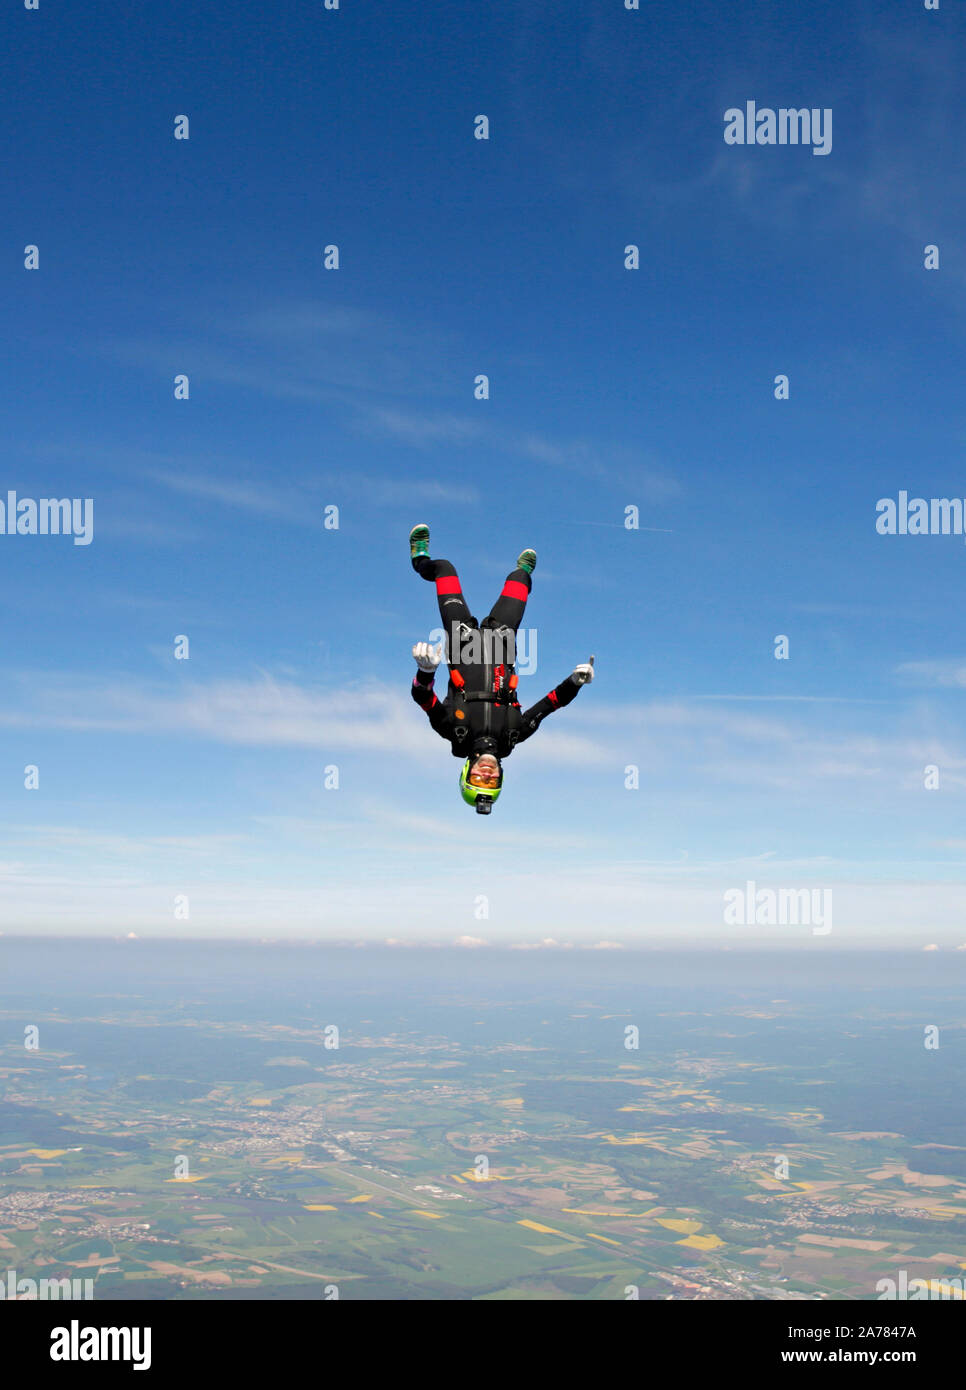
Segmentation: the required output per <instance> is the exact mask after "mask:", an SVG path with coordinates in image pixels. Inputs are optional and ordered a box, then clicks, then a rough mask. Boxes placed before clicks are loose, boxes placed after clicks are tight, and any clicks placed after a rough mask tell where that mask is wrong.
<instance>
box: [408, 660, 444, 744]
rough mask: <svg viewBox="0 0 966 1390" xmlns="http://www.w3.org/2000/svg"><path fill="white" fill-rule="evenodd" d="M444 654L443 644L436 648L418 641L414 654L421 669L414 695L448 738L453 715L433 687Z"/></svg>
mask: <svg viewBox="0 0 966 1390" xmlns="http://www.w3.org/2000/svg"><path fill="white" fill-rule="evenodd" d="M442 655H443V649H442V646H441V645H440V646H439V647H436V648H435V649H434V648H433V647H432V646H430V644H429V643H428V642H417V643H416V645H415V647H413V656H414V657H415V658H416V664H417V666H418V667H419V670H418V671H417V672H416V676H415V679H414V680H413V686H412V697H413V699H414V700H415V701H416V703H417V705H418V706H419V708H420V709H421V710H423V711H424V712H425V714H426V715H427V716H428V718H429V722H430V724H431V725H432V726H433V728H434V729H435V730H436V732H437V733H438V734H439V735H440V737H441V738H447V739H448V738H449V737H450V735H451V734H452V732H453V716H452V715H451V714H450V712H449V710H448V709H447V708H446V706H445V705H444V704H443V703H442V701H440V700H439V699H438V698H437V695H436V692H435V690H434V689H433V682H434V680H435V679H436V667H437V666H438V665H439V663H440V661H441V659H442Z"/></svg>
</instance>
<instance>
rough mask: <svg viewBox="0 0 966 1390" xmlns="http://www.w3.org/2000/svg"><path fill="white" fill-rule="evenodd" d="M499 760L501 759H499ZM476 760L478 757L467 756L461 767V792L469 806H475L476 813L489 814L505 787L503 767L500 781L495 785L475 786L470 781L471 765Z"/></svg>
mask: <svg viewBox="0 0 966 1390" xmlns="http://www.w3.org/2000/svg"><path fill="white" fill-rule="evenodd" d="M497 761H499V759H498V760H497ZM474 762H476V758H475V757H474V758H467V759H466V762H465V763H464V764H463V766H462V767H461V768H460V792H461V793H462V796H463V800H464V801H465V802H466V804H467V806H475V807H476V813H477V815H480V816H488V815H489V814H490V812H491V811H492V809H493V803H494V801H495V800H496V799H497V797H498V796H499V795H500V792H501V790H502V788H503V768H502V767H501V768H500V781H499V783H498V784H497V786H495V787H474V786H473V784H472V783H471V782H470V781H469V775H470V766H471V765H472V764H473V763H474Z"/></svg>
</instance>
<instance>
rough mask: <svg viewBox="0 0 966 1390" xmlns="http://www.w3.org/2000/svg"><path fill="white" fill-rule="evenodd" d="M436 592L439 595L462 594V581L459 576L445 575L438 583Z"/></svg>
mask: <svg viewBox="0 0 966 1390" xmlns="http://www.w3.org/2000/svg"><path fill="white" fill-rule="evenodd" d="M436 592H437V593H438V594H460V593H462V592H463V591H462V589H461V588H460V580H459V575H458V574H444V575H443V577H442V578H441V579H437V581H436Z"/></svg>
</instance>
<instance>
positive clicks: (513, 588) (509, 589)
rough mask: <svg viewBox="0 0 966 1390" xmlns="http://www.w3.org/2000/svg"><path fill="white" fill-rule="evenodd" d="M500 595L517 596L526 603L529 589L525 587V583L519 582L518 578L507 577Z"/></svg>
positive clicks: (504, 596)
mask: <svg viewBox="0 0 966 1390" xmlns="http://www.w3.org/2000/svg"><path fill="white" fill-rule="evenodd" d="M501 597H503V598H518V599H520V600H521V601H522V602H523V603H526V601H527V599H528V598H529V597H530V590H529V589H528V588H527V586H526V584H521V583H520V581H519V579H508V580H507V582H506V583H505V584H504V586H503V593H502V596H501Z"/></svg>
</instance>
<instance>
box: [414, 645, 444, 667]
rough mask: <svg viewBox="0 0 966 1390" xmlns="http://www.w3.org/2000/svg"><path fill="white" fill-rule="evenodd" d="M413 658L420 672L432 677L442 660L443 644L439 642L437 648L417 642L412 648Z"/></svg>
mask: <svg viewBox="0 0 966 1390" xmlns="http://www.w3.org/2000/svg"><path fill="white" fill-rule="evenodd" d="M413 656H414V657H415V658H416V665H417V666H418V667H419V669H420V671H424V672H426V673H427V674H428V675H433V674H434V672H435V670H436V667H437V666H438V665H439V663H440V662H441V661H442V659H443V644H442V642H440V644H439V646H438V647H433V646H432V645H431V644H430V643H429V642H417V643H416V645H415V647H413Z"/></svg>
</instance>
